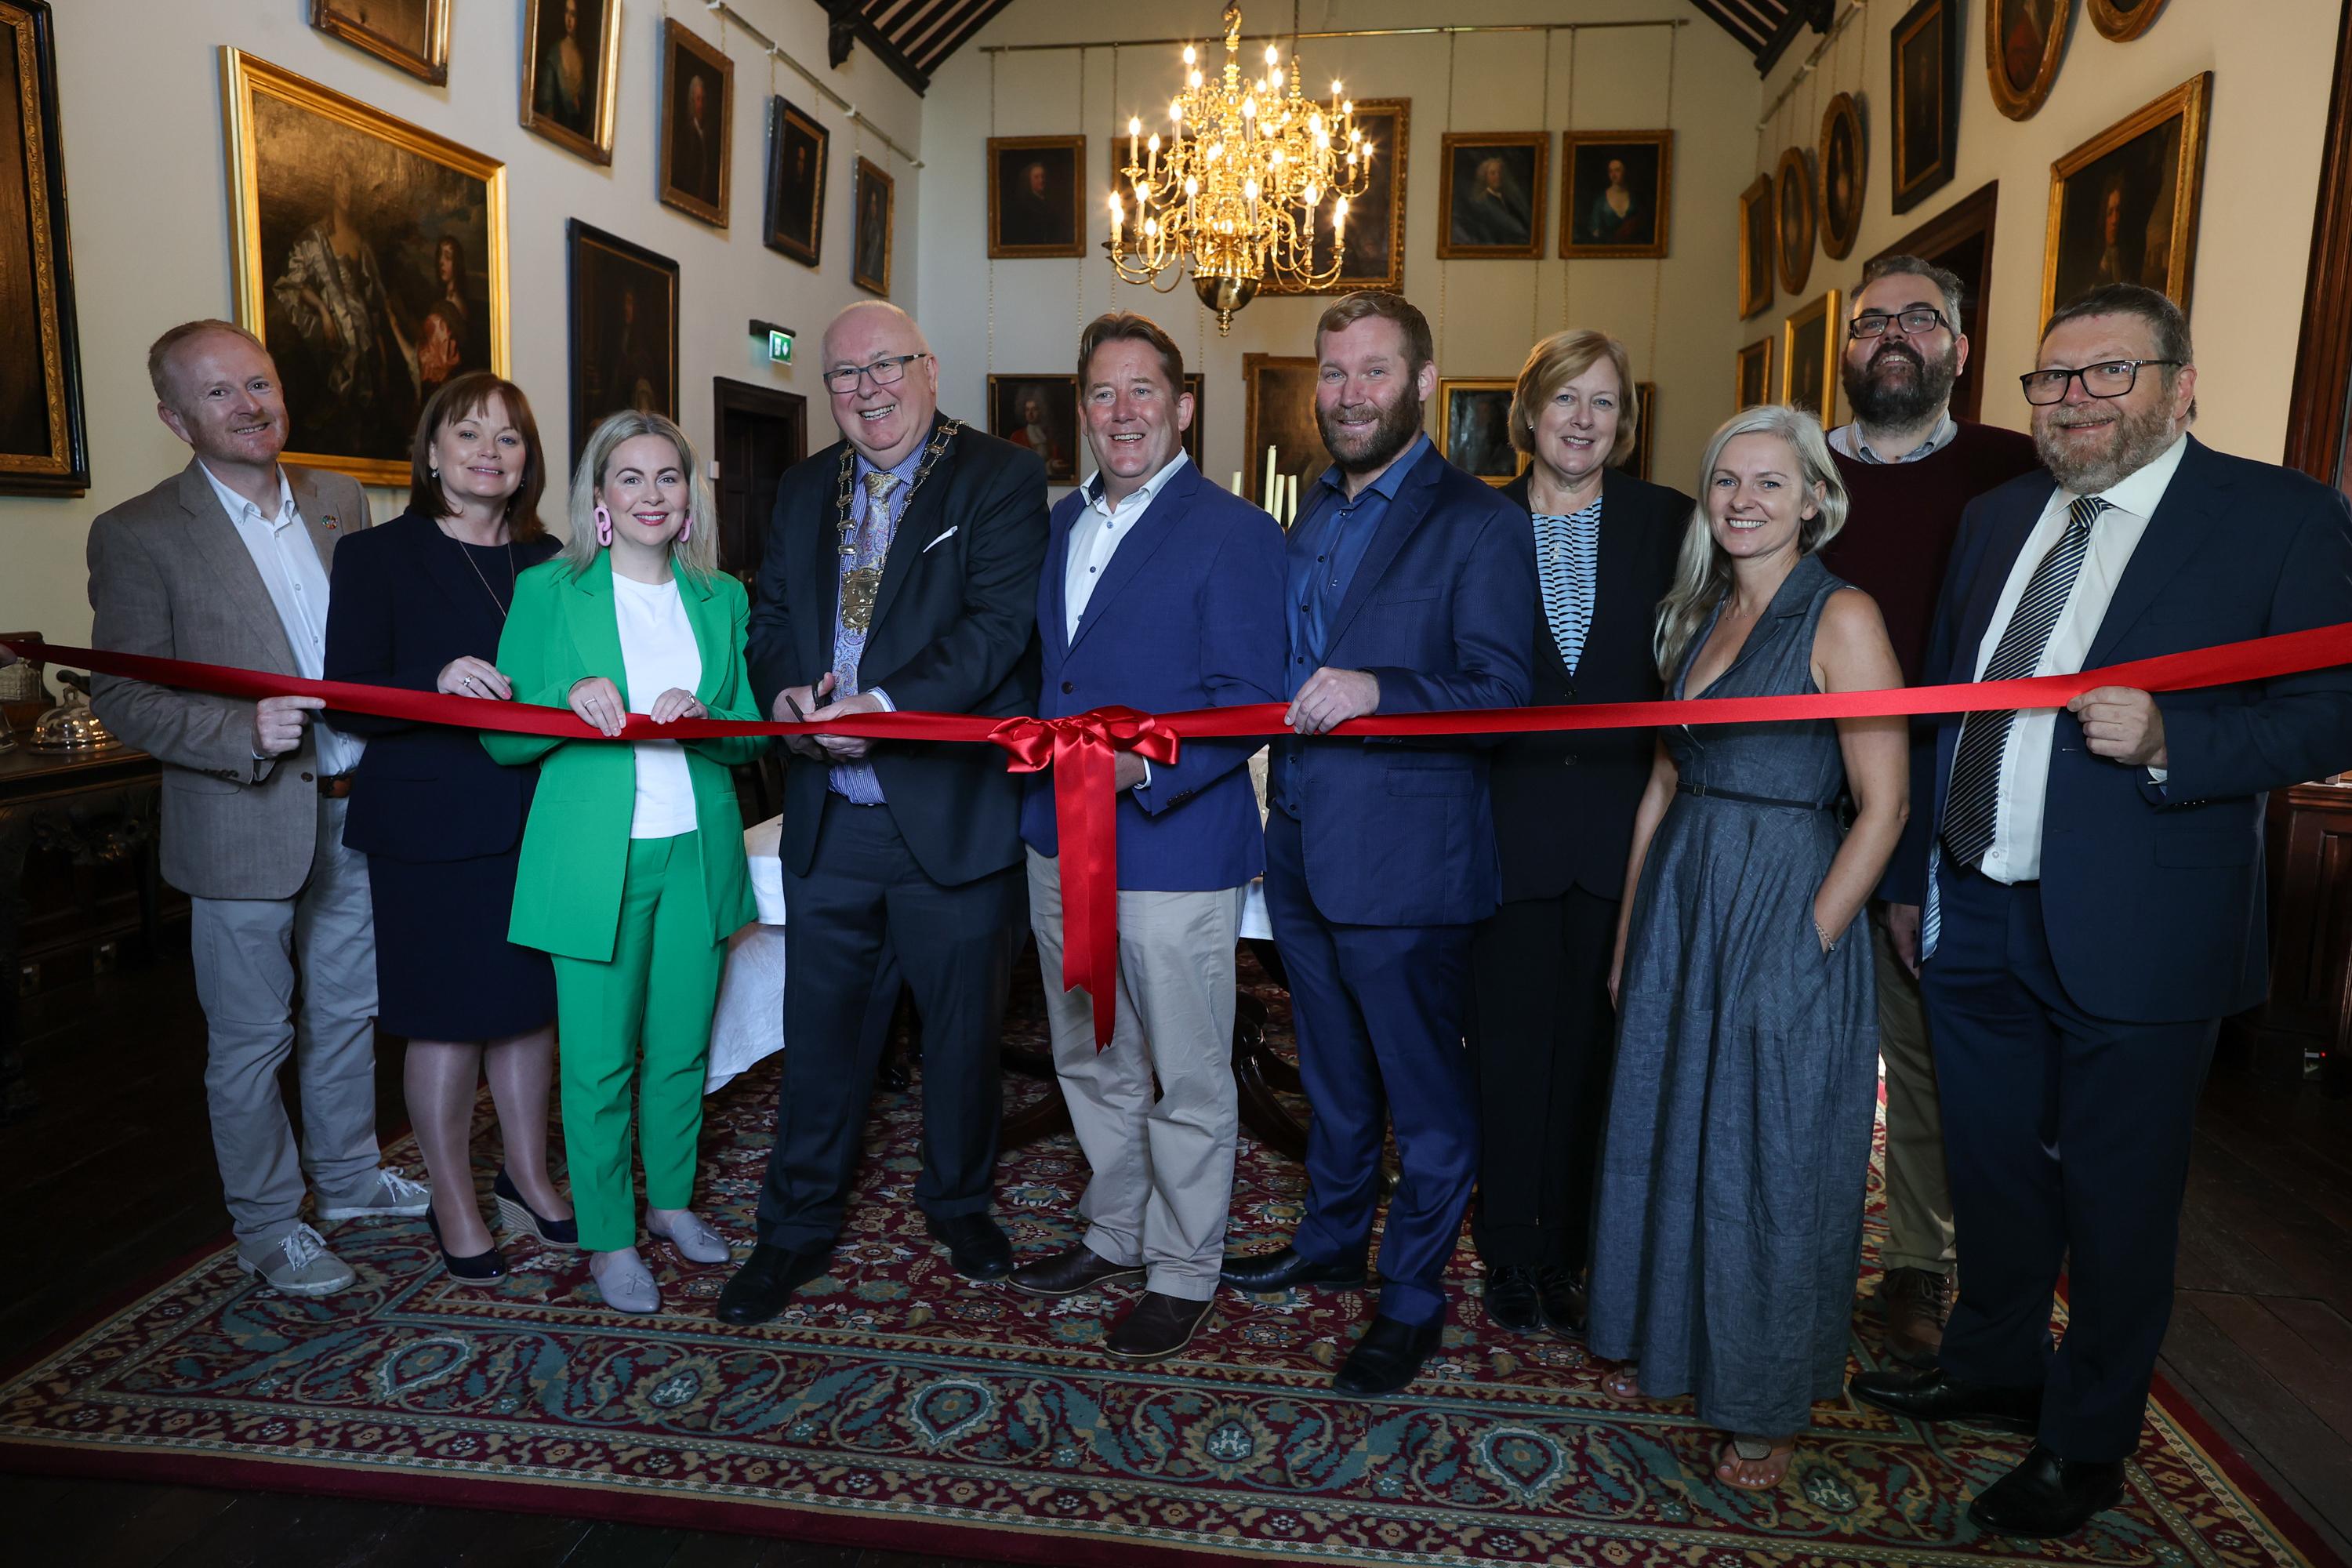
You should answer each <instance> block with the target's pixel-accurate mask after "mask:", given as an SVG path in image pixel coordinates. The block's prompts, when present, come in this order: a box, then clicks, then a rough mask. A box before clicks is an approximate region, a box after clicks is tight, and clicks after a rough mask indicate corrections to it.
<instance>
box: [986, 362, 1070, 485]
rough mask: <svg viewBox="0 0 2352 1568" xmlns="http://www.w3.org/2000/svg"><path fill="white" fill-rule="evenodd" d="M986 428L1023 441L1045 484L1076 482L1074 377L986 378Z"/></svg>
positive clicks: (1047, 374) (1017, 442) (1018, 443)
mask: <svg viewBox="0 0 2352 1568" xmlns="http://www.w3.org/2000/svg"><path fill="white" fill-rule="evenodd" d="M988 433H989V434H990V435H992V436H995V437H1002V438H1003V439H1004V440H1007V441H1010V442H1012V443H1013V445H1014V446H1016V447H1028V448H1029V449H1030V450H1031V451H1033V452H1034V453H1036V454H1037V456H1038V457H1039V458H1041V459H1043V461H1044V462H1045V482H1046V483H1047V484H1049V485H1074V484H1076V483H1077V482H1078V438H1079V437H1078V378H1077V377H1076V375H1058V374H1052V373H1050V372H1043V371H1041V372H1039V373H1038V374H1034V375H995V374H992V375H991V376H990V377H989V378H988Z"/></svg>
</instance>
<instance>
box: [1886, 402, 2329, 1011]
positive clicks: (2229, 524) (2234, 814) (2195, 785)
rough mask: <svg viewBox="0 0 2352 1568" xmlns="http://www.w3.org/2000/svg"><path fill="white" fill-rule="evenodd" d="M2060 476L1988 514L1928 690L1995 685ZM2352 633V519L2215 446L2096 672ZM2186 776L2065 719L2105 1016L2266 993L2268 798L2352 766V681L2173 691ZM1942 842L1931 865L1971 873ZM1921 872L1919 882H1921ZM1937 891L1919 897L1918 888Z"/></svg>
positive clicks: (2059, 861) (2066, 818) (2091, 956)
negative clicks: (2001, 606) (2116, 753)
mask: <svg viewBox="0 0 2352 1568" xmlns="http://www.w3.org/2000/svg"><path fill="white" fill-rule="evenodd" d="M2054 488H2055V483H2054V481H2053V479H2051V478H2050V476H2049V475H2048V474H2045V473H2039V472H2037V473H2032V474H2028V475H2026V476H2024V477H2023V478H2021V479H2012V480H2011V481H2010V482H2009V483H2008V484H2006V485H2003V486H2001V487H2000V489H1995V490H1991V491H1989V492H1987V493H1986V494H1985V495H1982V496H1980V497H1979V498H1978V499H1977V500H1975V501H1973V502H1972V503H1970V505H1969V509H1968V510H1967V512H1966V513H1965V514H1963V516H1962V517H1961V520H1960V532H1959V538H1958V542H1956V543H1955V544H1954V545H1953V547H1952V563H1951V567H1950V570H1949V572H1948V574H1947V576H1946V577H1945V580H1944V593H1943V598H1942V601H1941V603H1940V604H1939V605H1938V607H1937V613H1936V626H1935V631H1934V633H1933V635H1932V637H1931V638H1930V641H1929V644H1928V649H1927V663H1926V665H1925V666H1924V668H1923V669H1922V679H1925V680H1927V681H1928V682H1930V683H1934V682H1943V681H1966V680H1971V679H1975V674H1976V656H1977V651H1978V648H1979V647H1980V646H1981V644H1982V643H1983V640H1984V637H1985V633H1986V630H1987V628H1988V626H1989V625H1990V621H1991V619H1992V613H1993V609H1994V605H1995V602H1996V601H1997V600H1998V599H1999V598H2000V591H2001V587H2002V584H2005V583H2006V582H2007V581H2008V579H2009V574H2010V572H2011V568H2012V567H2013V566H2014V564H2015V563H2016V561H2017V558H2018V554H2019V552H2020V551H2021V550H2022V548H2023V547H2024V544H2025V541H2026V538H2027V536H2028V535H2029V534H2030V533H2032V530H2033V525H2034V523H2035V522H2036V521H2038V520H2039V519H2040V518H2041V516H2042V509H2043V507H2044V506H2046V505H2047V504H2048V502H2049V500H2050V496H2051V492H2052V491H2053V489H2054ZM2347 620H2352V510H2347V507H2346V505H2345V500H2344V497H2343V496H2342V495H2340V494H2338V493H2337V492H2336V491H2335V490H2334V489H2329V488H2328V487H2327V486H2326V485H2322V484H2319V483H2316V482H2315V481H2314V480H2312V479H2307V478H2305V476H2304V475H2302V474H2299V473H2296V472H2294V470H2292V469H2289V468H2274V467H2273V466H2272V465H2270V464H2268V463H2257V462H2252V461H2249V460H2247V459H2246V458H2233V457H2228V456H2225V455H2224V454H2222V453H2220V452H2216V451H2214V450H2213V449H2212V448H2211V447H2207V446H2204V445H2203V444H2201V443H2200V442H2199V441H2197V440H2196V439H2195V438H2193V437H2192V438H2191V439H2190V440H2189V446H2188V449H2187V450H2186V451H2185V452H2184V453H2183V454H2182V455H2181V459H2180V467H2179V469H2178V470H2177V471H2176V472H2175V473H2174V474H2173V477H2172V482H2171V484H2170V485H2169V486H2168V487H2167V489H2166V490H2165V494H2164V500H2163V501H2162V502H2160V503H2159V504H2158V507H2157V509H2156V514H2155V515H2154V516H2153V517H2151V518H2150V519H2149V520H2148V524H2147V532H2145V533H2143V534H2142V535H2141V536H2140V542H2139V544H2138V547H2137V549H2135V550H2134V551H2133V552H2132V558H2131V563H2130V564H2129V565H2128V566H2126V568H2125V569H2124V574H2123V578H2122V580H2121V581H2120V582H2118V583H2117V584H2116V595H2115V598H2114V599H2113V601H2112V602H2111V603H2110V604H2109V605H2108V606H2107V613H2106V615H2105V617H2103V618H2102V619H2101V621H2100V623H2099V629H2098V632H2097V635H2096V636H2095V637H2094V639H2093V640H2092V643H2091V648H2090V652H2089V654H2088V656H2087V657H2086V658H2085V659H2084V668H2085V669H2091V668H2098V667H2099V666H2102V665H2108V664H2116V663H2120V662H2122V661H2124V660H2126V659H2136V658H2153V657H2155V656H2156V655H2158V654H2168V653H2181V652H2185V651H2187V650H2189V649H2191V648H2200V647H2213V646H2215V645H2217V644H2221V643H2229V642H2239V641H2242V640H2244V639H2246V638H2249V637H2267V636H2270V635H2272V634H2273V633H2277V632H2291V631H2301V630H2305V629H2306V628H2308V627H2312V626H2330V625H2334V624H2336V623H2338V622H2343V621H2347ZM2156 705H2157V709H2158V711H2159V712H2160V713H2162V715H2163V716H2164V740H2165V748H2166V753H2167V763H2168V776H2167V779H2166V782H2165V783H2164V784H2162V785H2158V784H2155V783H2154V782H2153V781H2151V780H2150V779H2149V778H2148V775H2147V771H2146V770H2145V769H2142V768H2137V767H2126V766H2122V765H2120V764H2118V763H2114V762H2111V761H2109V760H2108V759H2106V758H2104V757H2100V756H2096V755H2094V754H2093V753H2092V752H2090V751H2088V750H2087V749H2085V747H2084V743H2083V727H2082V725H2081V723H2080V722H2079V721H2077V720H2076V719H2075V718H2074V716H2073V715H2072V714H2070V713H2067V712H2064V711H2063V710H2061V711H2060V713H2059V714H2058V727H2057V731H2056V733H2055V734H2054V736H2053V739H2052V744H2051V755H2050V779H2049V795H2048V805H2047V806H2046V808H2045V814H2044V816H2043V822H2042V909H2043V912H2044V916H2045V919H2046V921H2047V924H2048V928H2049V942H2050V952H2051V956H2052V958H2053V960H2054V961H2055V963H2056V964H2057V967H2058V974H2059V978H2060V979H2061V980H2062V981H2063V983H2064V984H2065V986H2066V990H2067V992H2068V994H2070V995H2071V996H2073V997H2074V1000H2075V1001H2076V1002H2077V1003H2079V1004H2080V1005H2082V1006H2083V1007H2084V1009H2086V1010H2087V1011H2089V1012H2091V1013H2094V1014H2096V1015H2098V1016H2101V1017H2106V1018H2115V1019H2118V1020H2122V1021H2126V1022H2130V1023H2146V1024H2155V1023H2172V1022H2186V1021H2190V1020H2196V1019H2204V1018H2218V1017H2221V1016H2226V1015H2228V1014H2231V1013H2235V1012H2238V1011H2240V1010H2242V1009H2243V1008H2247V1007H2251V1006H2252V1005H2255V1004H2256V1003H2258V1002H2260V1001H2261V1000H2262V999H2263V992H2264V990H2265V988H2266V985H2267V979H2268V973H2269V950H2268V943H2267V941H2266V936H2265V931H2264V923H2263V921H2264V917H2263V797H2264V795H2265V793H2266V792H2267V791H2270V790H2273V789H2277V788H2281V787H2283V786H2284V785H2288V784H2298V783H2301V782H2303V781H2305V780H2306V779H2315V778H2322V777H2325V776H2326V775H2328V774H2330V773H2339V772H2342V771H2343V770H2345V769H2346V768H2347V767H2352V669H2327V670H2315V671H2313V672H2311V673H2309V674H2305V675H2295V676H2288V677H2285V678H2284V679H2278V680H2272V681H2265V682H2263V683H2260V684H2250V685H2239V686H2223V687H2213V688H2209V689H2204V690H2199V691H2176V692H2166V693H2161V694H2159V695H2158V697H2157V699H2156ZM1959 727H1960V718H1959V715H1958V714H1952V715H1948V716H1947V717H1946V718H1945V719H1944V720H1943V721H1941V722H1940V723H1939V724H1938V726H1937V741H1936V766H1935V768H1934V770H1933V771H1932V772H1931V773H1928V775H1927V778H1926V779H1924V780H1921V779H1917V778H1915V779H1914V780H1913V785H1914V797H1915V804H1914V812H1915V815H1916V813H1918V812H1920V811H1922V810H1927V795H1928V794H1929V793H1930V792H1932V795H1933V800H1934V805H1933V808H1932V814H1931V815H1930V816H1928V818H1927V820H1929V821H1931V822H1933V823H1935V824H1937V837H1940V836H1941V824H1942V820H1943V810H1944V795H1945V790H1946V787H1947V784H1948V780H1949V779H1950V777H1951V772H1952V753H1953V748H1954V746H1955V743H1956V742H1958V738H1959ZM1919 869H1924V870H1926V871H1927V873H1928V874H1929V875H1931V876H1932V875H1935V874H1937V872H1939V871H1940V873H1941V874H1944V875H1949V868H1946V867H1939V866H1938V865H1937V855H1936V852H1935V851H1933V850H1932V849H1930V850H1929V851H1928V855H1927V864H1926V866H1925V867H1923V868H1919ZM1916 875H1917V872H1916V870H1915V871H1914V872H1913V876H1914V878H1915V879H1916ZM1915 885H1917V884H1916V880H1915Z"/></svg>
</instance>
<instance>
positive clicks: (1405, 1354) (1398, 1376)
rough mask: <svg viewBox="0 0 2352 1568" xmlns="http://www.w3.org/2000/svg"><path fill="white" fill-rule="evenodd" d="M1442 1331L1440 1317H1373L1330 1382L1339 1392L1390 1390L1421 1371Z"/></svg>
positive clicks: (1442, 1334)
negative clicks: (1407, 1320) (1407, 1319)
mask: <svg viewBox="0 0 2352 1568" xmlns="http://www.w3.org/2000/svg"><path fill="white" fill-rule="evenodd" d="M1444 1335H1445V1325H1444V1322H1443V1321H1434V1322H1427V1323H1400V1322H1398V1321H1396V1320H1395V1319H1394V1318H1374V1319H1373V1320H1372V1324H1371V1327H1370V1328H1368V1329H1366V1330H1365V1331H1364V1337H1363V1338H1362V1339H1360V1340H1358V1341H1357V1342H1356V1348H1355V1349H1354V1350H1351V1351H1349V1352H1348V1359H1347V1360H1346V1361H1345V1362H1344V1363H1341V1364H1340V1367H1339V1376H1337V1377H1335V1378H1333V1379H1332V1380H1331V1386H1332V1387H1334V1388H1336V1389H1338V1390H1339V1392H1340V1393H1342V1394H1394V1393H1395V1392H1396V1391H1397V1390H1399V1389H1401V1388H1402V1387H1403V1386H1404V1385H1405V1384H1408V1383H1411V1382H1412V1380H1413V1378H1414V1377H1415V1376H1417V1375H1419V1373H1420V1372H1421V1363H1423V1362H1424V1361H1427V1360H1428V1359H1429V1357H1430V1353H1431V1352H1433V1351H1434V1350H1436V1349H1437V1344H1438V1342H1439V1341H1440V1340H1441V1339H1443V1338H1444Z"/></svg>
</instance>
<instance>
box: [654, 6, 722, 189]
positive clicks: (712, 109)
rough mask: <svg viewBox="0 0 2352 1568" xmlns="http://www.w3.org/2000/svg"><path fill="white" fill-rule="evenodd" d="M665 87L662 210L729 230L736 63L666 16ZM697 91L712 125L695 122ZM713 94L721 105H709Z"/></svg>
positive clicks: (662, 129)
mask: <svg viewBox="0 0 2352 1568" xmlns="http://www.w3.org/2000/svg"><path fill="white" fill-rule="evenodd" d="M712 81H716V82H717V83H718V84H719V85H718V87H717V88H716V89H712V88H711V87H710V86H709V83H710V82H712ZM661 84H662V91H661V181H660V188H659V189H658V191H657V192H656V195H658V196H659V197H660V200H661V205H664V206H666V207H675V208H677V210H678V211H679V212H682V213H684V214H686V216H688V217H697V218H700V219H701V220H702V221H703V222H705V223H707V224H709V225H710V226H712V227H714V228H725V227H726V226H727V210H728V194H729V192H730V190H732V189H733V186H734V174H735V62H734V60H733V59H732V58H730V57H729V55H728V53H727V51H726V50H724V49H722V48H720V47H719V46H718V45H716V44H714V43H712V42H710V40H709V39H708V38H705V37H703V36H702V35H701V34H699V33H698V32H696V31H695V30H694V29H693V28H691V27H688V26H684V25H683V24H681V23H680V22H679V21H678V20H677V17H675V16H664V17H663V18H662V53H661ZM698 87H699V88H701V89H702V92H701V94H700V96H701V98H702V100H703V110H704V113H705V114H706V115H707V116H708V117H709V118H708V120H707V121H704V120H698V119H697V118H696V117H695V99H696V96H697V95H696V93H695V90H694V89H696V88H698ZM714 91H715V94H716V96H717V98H718V100H719V101H718V103H717V104H716V105H712V104H711V103H710V102H709V100H710V98H711V97H712V96H713V94H714ZM713 142H716V143H717V145H716V146H715V147H714V146H713V145H712V143H713Z"/></svg>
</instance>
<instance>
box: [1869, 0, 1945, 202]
mask: <svg viewBox="0 0 2352 1568" xmlns="http://www.w3.org/2000/svg"><path fill="white" fill-rule="evenodd" d="M1958 5H1959V0H1919V3H1918V4H1917V5H1914V6H1912V7H1911V9H1909V10H1908V11H1906V12H1904V13H1903V15H1902V16H1900V17H1898V18H1897V19H1896V20H1895V26H1894V27H1893V28H1892V29H1891V30H1890V31H1889V32H1888V33H1887V35H1886V54H1887V73H1886V74H1887V86H1888V91H1889V95H1890V96H1891V97H1892V99H1893V100H1894V104H1895V112H1894V113H1893V114H1892V115H1890V116H1888V118H1887V146H1888V153H1887V160H1886V163H1887V182H1886V188H1887V199H1888V203H1889V205H1892V206H1893V208H1894V210H1895V212H1896V213H1898V214H1900V213H1907V212H1909V211H1910V210H1911V209H1912V208H1913V207H1916V206H1917V205H1919V204H1920V203H1921V202H1923V201H1925V200H1926V199H1927V197H1929V196H1931V195H1934V194H1935V193H1936V192H1937V191H1939V190H1941V189H1943V188H1944V186H1946V185H1948V184H1950V183H1951V179H1952V169H1953V166H1954V164H1955V163H1957V162H1958V158H1959V151H1960V102H1959V89H1958V82H1959V58H1960V54H1961V52H1962V51H1961V48H1960V28H1959V20H1958V16H1959V13H1958Z"/></svg>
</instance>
